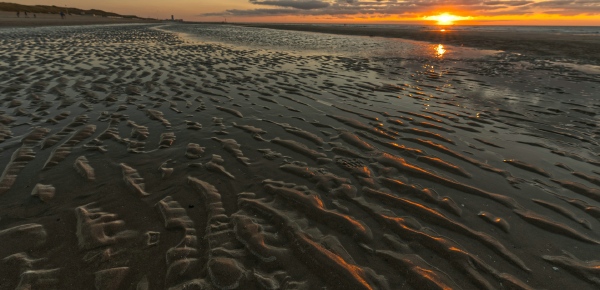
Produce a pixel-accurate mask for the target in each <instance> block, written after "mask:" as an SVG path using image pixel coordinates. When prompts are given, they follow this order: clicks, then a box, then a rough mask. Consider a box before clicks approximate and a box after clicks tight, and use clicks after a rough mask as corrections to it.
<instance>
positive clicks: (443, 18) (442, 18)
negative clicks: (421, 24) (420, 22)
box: [423, 13, 471, 25]
mask: <svg viewBox="0 0 600 290" xmlns="http://www.w3.org/2000/svg"><path fill="white" fill-rule="evenodd" d="M423 19H425V20H433V21H437V24H438V25H452V24H454V22H456V21H461V20H469V19H471V17H465V16H457V15H452V14H450V13H442V14H438V15H433V16H425V17H423Z"/></svg>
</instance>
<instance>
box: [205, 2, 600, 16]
mask: <svg viewBox="0 0 600 290" xmlns="http://www.w3.org/2000/svg"><path fill="white" fill-rule="evenodd" d="M249 2H250V3H252V4H255V5H257V6H265V7H268V6H270V7H273V8H257V9H246V10H241V9H232V10H226V11H223V12H220V13H207V14H202V15H201V16H246V17H251V16H334V17H344V16H347V15H398V16H417V15H423V14H426V13H430V12H431V11H435V10H440V9H449V8H450V9H452V10H457V11H468V12H467V13H470V14H475V15H523V14H532V13H550V14H562V15H578V14H599V13H600V0H487V1H486V0H249Z"/></svg>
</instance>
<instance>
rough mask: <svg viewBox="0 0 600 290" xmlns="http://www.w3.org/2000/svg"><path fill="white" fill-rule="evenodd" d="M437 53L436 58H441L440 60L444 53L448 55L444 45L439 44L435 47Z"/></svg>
mask: <svg viewBox="0 0 600 290" xmlns="http://www.w3.org/2000/svg"><path fill="white" fill-rule="evenodd" d="M435 53H436V56H437V57H439V58H441V57H442V56H444V53H446V49H445V48H444V45H443V44H438V45H437V46H436V47H435Z"/></svg>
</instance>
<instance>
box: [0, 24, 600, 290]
mask: <svg viewBox="0 0 600 290" xmlns="http://www.w3.org/2000/svg"><path fill="white" fill-rule="evenodd" d="M189 27H190V26H185V25H174V26H164V25H163V26H159V27H157V26H152V25H123V26H114V25H111V26H94V27H91V26H87V27H60V28H56V27H52V28H36V29H29V28H20V29H4V30H2V29H0V96H1V98H0V101H1V102H2V110H1V112H0V167H1V168H2V169H1V170H3V173H2V175H1V177H0V244H1V245H2V246H1V247H0V273H1V274H0V289H102V290H104V289H107V290H108V289H111V290H112V289H137V290H145V289H173V290H176V289H181V290H183V289H307V290H308V289H324V288H326V289H597V287H598V286H600V280H599V273H598V267H599V266H600V254H599V253H600V251H598V247H599V245H600V233H599V232H598V229H600V221H599V219H600V155H599V154H598V152H600V150H599V149H600V146H599V140H598V136H599V135H600V129H599V126H600V119H599V113H598V111H599V109H600V100H599V99H598V96H597V94H596V92H597V90H598V87H599V86H600V75H598V74H593V73H588V72H585V71H583V70H581V69H579V67H577V65H575V64H569V65H566V64H562V63H553V62H548V61H532V60H531V58H520V57H519V56H515V55H511V54H498V55H491V56H486V57H481V58H468V59H462V60H460V59H458V60H457V59H452V58H450V59H445V56H443V55H437V56H436V55H433V56H431V57H428V56H427V54H424V55H423V57H419V58H411V59H407V58H397V57H394V58H384V57H381V56H377V57H368V58H367V57H364V56H363V57H359V56H349V55H337V54H331V53H320V54H319V53H315V52H314V51H311V52H310V53H302V52H294V51H284V50H275V49H266V48H260V47H252V46H246V45H242V44H240V45H232V44H218V43H215V41H214V39H212V40H211V41H210V42H205V41H202V40H201V38H202V37H192V36H191V35H190V31H191V30H189ZM208 28H210V29H217V30H218V29H221V28H219V27H202V26H201V27H198V29H200V30H203V29H208ZM248 29H254V28H248ZM261 33H262V32H261V30H249V31H248V33H247V34H248V35H256V37H257V38H261V35H263V34H261ZM293 33H295V32H293ZM299 37H303V36H302V35H301V36H299ZM318 37H320V36H318ZM335 41H338V40H335ZM339 41H341V40H339ZM350 41H352V42H365V43H366V40H364V38H359V39H355V38H351V39H350ZM260 42H261V43H266V44H267V45H268V43H269V39H264V38H261V39H260ZM367 44H368V43H367ZM368 45H370V44H368ZM430 46H431V45H429V44H423V46H422V47H424V48H427V49H431V51H432V52H436V51H437V53H438V54H439V53H440V48H439V47H437V46H431V47H430ZM446 49H448V52H447V54H448V55H450V56H451V55H452V53H453V50H459V49H460V48H453V47H446ZM427 53H429V52H427Z"/></svg>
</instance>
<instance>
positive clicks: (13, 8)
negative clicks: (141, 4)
mask: <svg viewBox="0 0 600 290" xmlns="http://www.w3.org/2000/svg"><path fill="white" fill-rule="evenodd" d="M0 11H8V12H15V13H16V12H17V11H20V12H28V13H46V14H59V13H60V12H61V11H64V12H65V13H67V14H71V15H73V14H75V15H95V16H101V17H121V18H140V17H137V16H135V15H120V14H117V13H113V12H106V11H102V10H98V9H90V10H85V9H79V8H72V7H58V6H56V5H21V4H16V3H7V2H0Z"/></svg>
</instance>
